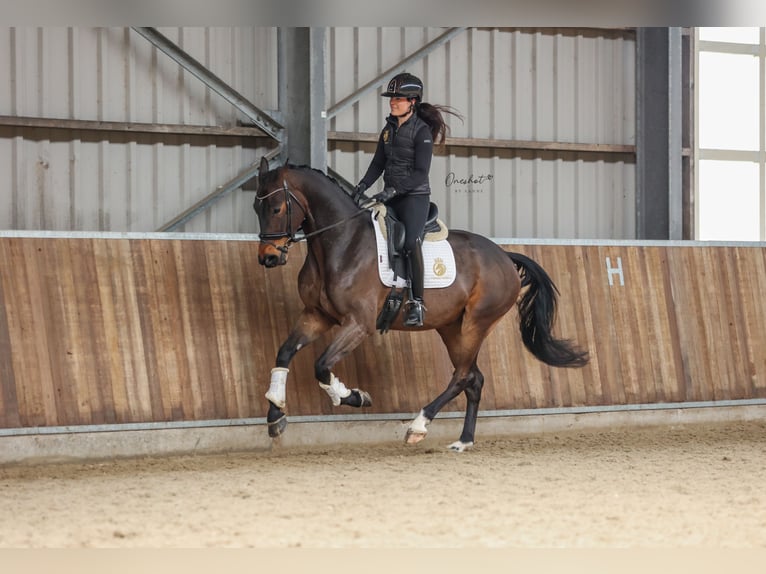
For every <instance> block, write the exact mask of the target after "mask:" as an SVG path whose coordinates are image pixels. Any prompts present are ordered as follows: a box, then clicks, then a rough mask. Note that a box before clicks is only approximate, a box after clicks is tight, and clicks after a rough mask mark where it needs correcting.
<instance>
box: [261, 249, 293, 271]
mask: <svg viewBox="0 0 766 574" xmlns="http://www.w3.org/2000/svg"><path fill="white" fill-rule="evenodd" d="M258 263H260V264H261V265H263V266H264V267H269V268H271V267H276V266H278V265H284V264H285V263H287V258H286V257H285V256H284V255H283V254H279V255H274V254H273V253H269V254H268V255H263V256H261V255H259V256H258Z"/></svg>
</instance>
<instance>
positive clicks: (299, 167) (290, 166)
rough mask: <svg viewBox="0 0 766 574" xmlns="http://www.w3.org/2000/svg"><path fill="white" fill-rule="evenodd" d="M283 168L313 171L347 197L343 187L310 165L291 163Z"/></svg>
mask: <svg viewBox="0 0 766 574" xmlns="http://www.w3.org/2000/svg"><path fill="white" fill-rule="evenodd" d="M284 167H286V168H287V169H295V170H301V171H313V172H314V173H316V174H318V175H321V176H322V177H324V178H325V179H327V180H329V181H330V182H331V183H332V184H333V185H335V187H336V188H338V191H341V192H343V195H348V194H347V193H346V192H345V191H343V187H341V185H340V183H339V182H338V180H337V179H335V178H334V177H332V176H330V175H328V174H326V173H325V172H323V171H322V170H321V169H317V168H315V167H311V166H310V165H306V164H301V165H295V164H292V163H286V164H285V165H284Z"/></svg>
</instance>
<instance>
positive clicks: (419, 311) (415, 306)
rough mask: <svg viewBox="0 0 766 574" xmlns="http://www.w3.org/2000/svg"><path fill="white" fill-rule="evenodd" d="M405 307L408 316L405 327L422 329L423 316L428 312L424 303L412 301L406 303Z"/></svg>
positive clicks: (406, 316)
mask: <svg viewBox="0 0 766 574" xmlns="http://www.w3.org/2000/svg"><path fill="white" fill-rule="evenodd" d="M405 307H407V314H406V315H405V317H404V325H405V326H406V327H422V326H423V315H424V313H425V311H426V306H425V305H423V301H420V300H418V299H410V300H408V301H407V302H406V303H405Z"/></svg>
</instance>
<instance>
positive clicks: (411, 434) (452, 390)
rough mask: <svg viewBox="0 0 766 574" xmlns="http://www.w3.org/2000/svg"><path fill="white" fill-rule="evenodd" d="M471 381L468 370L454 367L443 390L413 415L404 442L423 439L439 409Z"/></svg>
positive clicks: (463, 389)
mask: <svg viewBox="0 0 766 574" xmlns="http://www.w3.org/2000/svg"><path fill="white" fill-rule="evenodd" d="M471 383H472V381H471V373H470V372H469V373H463V372H461V371H458V370H457V369H456V370H455V372H454V373H453V374H452V379H451V380H450V382H449V385H447V388H446V389H445V390H444V392H443V393H441V394H440V395H439V396H438V397H436V398H435V399H434V400H433V401H431V402H430V403H428V404H427V405H426V406H425V407H423V408H422V409H421V411H420V413H419V414H418V416H417V417H415V420H413V421H412V422H411V423H410V426H409V427H408V428H407V434H406V435H405V437H404V442H406V443H407V444H416V443H419V442H420V441H421V440H423V439H424V438H425V437H426V434H427V433H428V428H427V426H428V425H429V424H430V423H431V421H432V420H433V419H434V418H435V417H436V415H437V414H438V413H439V411H441V410H442V409H443V408H444V406H445V405H446V404H447V403H449V402H450V401H451V400H453V399H454V398H455V397H457V396H458V395H459V394H460V393H462V392H463V391H465V390H466V389H467V388H468V386H470V385H471ZM450 448H452V446H450ZM453 450H457V449H453ZM460 450H463V449H460Z"/></svg>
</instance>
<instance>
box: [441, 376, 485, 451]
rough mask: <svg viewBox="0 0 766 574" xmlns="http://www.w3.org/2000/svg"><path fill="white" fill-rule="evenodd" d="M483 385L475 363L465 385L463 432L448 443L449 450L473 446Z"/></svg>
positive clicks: (459, 449) (482, 379)
mask: <svg viewBox="0 0 766 574" xmlns="http://www.w3.org/2000/svg"><path fill="white" fill-rule="evenodd" d="M483 387H484V375H483V374H482V372H481V371H480V370H479V367H478V365H477V364H476V363H474V364H473V367H472V368H471V377H470V378H469V383H468V384H467V385H466V387H465V396H466V399H467V401H466V402H467V405H466V409H465V420H464V421H463V432H462V433H460V440H457V441H455V442H453V443H452V444H451V445H449V447H448V448H449V449H450V450H454V451H457V452H463V451H464V450H465V449H466V448H468V447H470V446H473V439H474V433H475V432H476V419H477V418H478V416H479V402H481V389H482V388H483Z"/></svg>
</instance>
